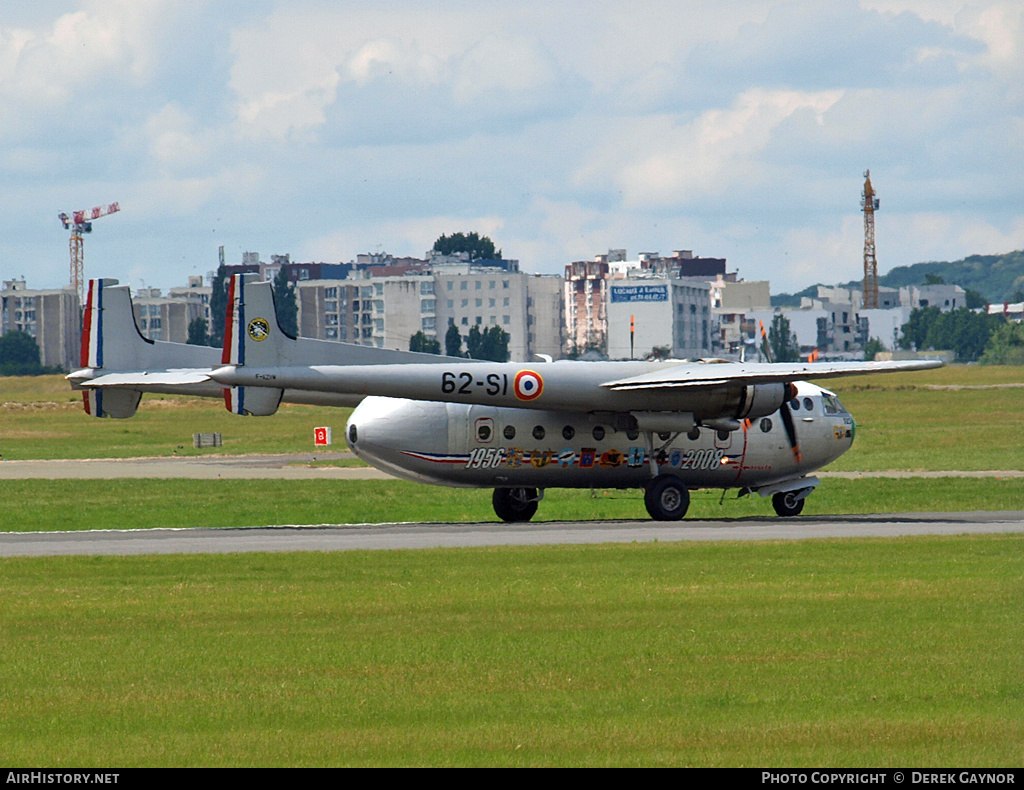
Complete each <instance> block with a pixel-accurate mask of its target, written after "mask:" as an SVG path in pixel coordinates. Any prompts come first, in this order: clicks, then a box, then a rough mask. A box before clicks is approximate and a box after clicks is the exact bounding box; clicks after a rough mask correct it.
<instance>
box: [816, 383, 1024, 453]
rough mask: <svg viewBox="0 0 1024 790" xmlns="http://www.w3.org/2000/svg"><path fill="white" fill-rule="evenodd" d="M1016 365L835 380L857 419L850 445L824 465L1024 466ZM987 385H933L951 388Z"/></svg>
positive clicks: (1023, 396)
mask: <svg viewBox="0 0 1024 790" xmlns="http://www.w3.org/2000/svg"><path fill="white" fill-rule="evenodd" d="M1022 382H1024V368H1021V367H977V366H965V365H961V366H951V367H946V368H939V369H937V370H927V371H921V372H918V373H898V374H888V375H884V376H870V377H862V378H848V379H838V380H836V381H833V382H826V386H828V387H829V388H830V389H834V390H835V391H836V392H837V393H839V396H840V398H841V399H842V401H843V404H844V405H845V406H846V407H847V408H848V409H849V410H850V413H851V414H853V416H854V419H855V420H856V421H857V437H856V441H854V443H853V447H852V449H851V450H850V451H849V452H848V453H846V454H845V455H844V456H843V457H842V458H840V459H838V460H837V461H835V462H834V463H833V464H832V465H830V466H829V467H827V468H828V469H834V470H845V471H853V470H857V471H875V470H885V469H902V470H915V471H916V470H927V469H934V470H952V469H957V470H965V471H966V470H997V469H1024V442H1018V441H1015V440H1014V438H1013V437H1016V436H1019V435H1021V434H1022V433H1024V389H1022V388H1019V387H1009V388H998V385H1006V384H1019V383H1022ZM979 385H981V386H988V387H990V388H988V389H961V390H955V389H933V388H932V387H936V386H938V387H950V386H979Z"/></svg>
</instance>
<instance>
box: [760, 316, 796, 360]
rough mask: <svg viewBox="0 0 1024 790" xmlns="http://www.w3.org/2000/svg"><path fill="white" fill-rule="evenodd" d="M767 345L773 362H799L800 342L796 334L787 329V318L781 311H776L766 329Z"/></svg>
mask: <svg viewBox="0 0 1024 790" xmlns="http://www.w3.org/2000/svg"><path fill="white" fill-rule="evenodd" d="M768 346H769V347H770V348H771V351H772V359H773V361H775V362H799V361H800V344H799V343H798V342H797V339H796V335H794V334H793V333H792V332H790V331H789V319H788V318H786V316H784V315H783V314H782V313H776V314H775V317H774V318H772V325H771V328H770V329H769V330H768Z"/></svg>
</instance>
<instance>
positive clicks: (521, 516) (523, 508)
mask: <svg viewBox="0 0 1024 790" xmlns="http://www.w3.org/2000/svg"><path fill="white" fill-rule="evenodd" d="M539 501H540V497H539V496H537V489H536V488H495V489H494V496H493V497H492V498H491V503H492V504H493V505H494V512H495V513H496V514H497V516H498V518H500V519H501V520H502V521H508V522H515V521H529V520H530V519H531V518H533V514H534V513H536V512H537V503H538V502H539Z"/></svg>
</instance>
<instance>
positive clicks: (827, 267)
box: [0, 0, 1024, 293]
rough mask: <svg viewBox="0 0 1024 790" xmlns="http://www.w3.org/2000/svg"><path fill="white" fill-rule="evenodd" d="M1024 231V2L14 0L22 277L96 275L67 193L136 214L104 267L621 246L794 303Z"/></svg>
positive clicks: (188, 267) (1, 110)
mask: <svg viewBox="0 0 1024 790" xmlns="http://www.w3.org/2000/svg"><path fill="white" fill-rule="evenodd" d="M867 169H870V171H871V179H872V183H873V185H874V187H875V189H876V191H877V193H878V195H879V197H880V200H881V207H880V210H879V212H878V213H877V215H876V244H877V256H878V268H879V272H880V273H885V272H887V271H889V269H891V268H892V267H894V266H900V265H908V264H912V263H917V262H919V261H928V260H955V259H958V258H962V257H964V256H965V255H970V254H975V253H980V254H997V253H1003V252H1008V251H1010V250H1015V249H1021V248H1024V3H1021V2H1020V0H991V1H989V0H978V2H962V1H960V0H862V1H861V2H855V1H854V0H830V1H829V2H810V1H809V0H793V1H788V0H787V1H778V2H773V1H771V0H756V1H752V2H747V1H746V0H737V1H736V2H729V1H728V0H724V1H723V0H708V2H704V0H688V1H685V2H683V1H681V0H672V1H666V2H661V1H658V0H655V1H652V2H643V0H634V2H631V3H628V4H627V3H621V2H602V1H601V0H588V1H587V2H558V0H544V1H543V2H535V1H534V0H517V2H515V3H510V2H507V0H503V1H502V2H491V1H490V0H473V1H472V2H469V1H468V0H467V1H465V2H463V1H457V0H452V1H450V2H444V1H440V0H435V1H433V2H408V1H406V0H394V1H389V0H378V2H375V3H368V2H365V0H360V2H344V1H342V0H339V1H338V2H327V0H288V1H287V2H285V1H284V0H244V1H241V2H240V1H238V0H209V1H208V2H204V1H203V0H67V1H62V0H3V2H2V4H0V278H3V279H12V278H21V277H24V278H25V279H26V280H27V281H28V286H29V287H30V288H59V287H62V286H63V285H66V284H67V283H68V281H69V254H68V233H67V231H65V230H64V229H63V228H62V227H61V225H60V222H59V220H58V219H57V215H58V213H60V212H61V211H67V212H70V211H73V210H76V209H85V208H91V207H93V206H98V205H104V204H108V203H112V202H114V201H117V202H118V203H119V204H120V207H121V211H120V213H118V214H115V215H111V216H108V217H104V218H102V219H100V220H98V221H97V222H96V223H95V225H94V232H93V233H92V234H91V235H89V236H87V237H86V240H85V273H86V276H87V277H100V276H103V277H114V278H117V279H119V280H120V281H121V282H128V283H130V284H131V285H132V286H133V288H137V287H141V286H148V287H160V288H165V289H166V288H170V287H172V286H177V285H184V284H185V283H186V281H187V277H188V276H189V275H193V274H202V275H205V274H206V273H207V272H209V271H211V270H213V269H215V268H216V266H217V250H218V247H220V246H222V245H223V247H224V248H225V255H226V259H227V262H228V263H237V262H240V261H241V257H242V253H243V252H244V251H257V252H259V253H260V254H261V257H262V259H263V260H265V261H269V260H270V256H271V255H272V254H284V253H287V254H290V255H291V259H292V260H293V261H326V262H338V261H349V260H352V259H354V258H355V256H356V255H357V254H359V253H365V252H381V251H383V252H389V253H391V254H393V255H397V256H408V255H411V256H417V257H421V256H423V254H424V253H425V252H426V250H428V249H429V248H430V247H431V246H432V244H433V242H434V240H435V239H436V238H437V237H438V236H440V235H441V234H444V233H454V232H457V231H464V232H469V231H476V232H479V233H481V234H486V235H488V236H490V237H491V238H492V239H493V240H494V242H495V244H496V245H497V246H498V247H499V248H501V249H502V250H503V252H504V255H505V257H507V258H517V259H519V261H520V267H521V269H522V270H524V271H530V272H539V273H559V274H560V273H562V271H563V268H564V266H565V264H566V263H568V262H570V261H574V260H590V259H593V257H594V256H595V255H597V254H600V253H604V252H606V251H607V250H608V249H610V248H625V249H626V250H627V252H628V255H629V257H630V258H635V257H636V256H637V253H640V252H660V253H662V254H669V253H671V252H672V251H674V250H679V249H689V250H693V251H694V253H695V254H697V255H702V256H706V257H724V258H727V259H728V267H729V269H730V270H738V271H739V274H740V276H741V277H742V278H745V279H748V280H770V281H771V288H772V292H773V293H779V292H787V291H788V292H792V291H795V290H799V289H801V288H804V287H806V286H807V285H811V284H813V283H815V282H841V281H847V280H856V279H860V278H861V276H862V272H863V244H864V220H863V214H862V213H861V211H860V194H861V189H862V186H863V182H864V178H863V176H864V171H865V170H867Z"/></svg>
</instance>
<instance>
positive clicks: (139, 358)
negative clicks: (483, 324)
mask: <svg viewBox="0 0 1024 790" xmlns="http://www.w3.org/2000/svg"><path fill="white" fill-rule="evenodd" d="M217 356H218V351H217V350H216V349H210V348H204V347H200V346H188V345H184V344H179V343H166V342H160V341H151V340H148V339H146V338H144V337H142V335H141V334H140V333H139V331H138V329H137V327H136V326H135V321H134V317H133V314H132V307H131V297H130V294H129V292H128V288H127V287H126V286H118V285H116V281H113V280H93V281H91V282H90V287H89V295H88V301H87V306H86V311H85V321H84V330H83V337H82V369H80V370H77V371H75V372H73V373H71V374H69V376H68V379H69V380H70V382H71V384H72V387H73V388H74V389H79V390H82V391H83V397H84V402H85V408H86V411H87V412H88V413H89V414H91V415H92V416H97V417H115V418H124V417H130V416H132V415H133V414H134V413H135V410H136V408H137V407H138V404H139V401H140V399H141V397H142V393H143V392H147V391H152V392H170V393H190V394H195V395H202V396H207V397H219V396H223V397H224V401H225V405H226V407H227V408H228V410H229V411H232V412H233V413H235V414H242V415H250V416H267V415H271V414H274V413H275V412H276V411H277V408H278V406H279V405H280V403H282V402H291V403H314V404H320V405H332V406H351V405H355V406H356V408H355V409H354V411H353V412H352V414H351V416H350V417H349V419H348V422H347V424H346V427H345V437H346V441H347V442H348V445H349V447H350V448H351V450H352V451H353V452H354V453H355V454H356V456H358V457H359V458H361V459H363V460H365V461H366V462H368V463H369V464H371V465H372V466H375V467H377V468H378V469H381V470H383V471H385V472H387V473H389V474H391V475H393V476H395V477H399V478H403V479H407V480H414V481H417V482H422V483H431V484H437V485H445V486H457V487H471V488H492V489H493V495H492V504H493V507H494V511H495V514H496V515H497V516H498V517H499V518H501V519H502V520H504V521H507V522H520V521H528V520H530V519H531V518H532V517H533V516H534V514H535V513H536V512H537V509H538V505H539V502H540V501H541V500H542V499H543V496H544V491H545V490H546V489H548V488H642V489H643V490H644V504H645V507H646V509H647V512H648V514H649V515H650V516H651V518H652V519H655V520H659V521H674V520H678V519H681V518H683V516H684V515H685V514H686V511H687V508H688V507H689V501H690V491H691V490H693V489H700V488H717V489H724V490H728V489H738V490H739V495H740V496H745V495H752V494H757V495H759V496H761V497H765V498H767V497H771V498H772V506H773V508H774V510H775V512H776V513H777V514H778V515H779V516H785V517H788V516H796V515H798V514H799V513H800V512H801V511H802V510H803V507H804V502H805V500H806V498H807V496H808V495H809V494H810V493H812V492H813V491H814V489H815V488H816V487H817V486H818V485H819V484H820V481H819V479H818V478H817V477H815V476H814V474H813V473H814V472H815V471H816V470H818V469H819V468H821V467H822V466H824V465H826V464H828V463H830V462H832V461H834V460H835V459H836V458H838V457H839V456H841V455H842V454H843V453H844V452H846V451H847V450H848V449H849V448H850V446H851V445H852V443H853V440H854V436H855V432H856V423H855V422H854V419H853V416H852V415H851V414H850V413H849V412H848V411H847V410H846V408H845V407H844V406H843V404H842V403H841V402H840V400H839V398H838V397H836V395H835V393H833V392H830V391H829V390H827V389H824V388H822V387H820V386H817V385H815V384H812V383H809V381H807V379H814V378H825V377H828V378H835V377H840V376H852V375H865V374H873V373H888V372H894V371H906V370H923V369H927V368H934V367H939V366H940V365H941V364H942V363H941V362H937V361H931V360H927V361H925V360H914V361H898V362H840V363H829V362H815V363H813V364H811V363H786V364H780V363H749V364H748V363H735V362H727V361H724V360H700V361H697V362H681V361H670V362H637V361H629V362H625V361H623V362H575V361H568V360H566V361H557V362H551V361H544V362H541V363H539V364H526V363H520V362H505V363H497V362H487V361H480V360H471V359H462V358H454V357H445V356H438V355H434V354H421V353H414V352H408V351H397V350H384V349H377V348H372V347H367V346H360V345H355V344H349V343H339V342H336V341H327V340H314V339H311V338H301V337H299V338H296V337H292V336H289V335H287V334H285V333H284V332H283V331H281V328H280V327H279V326H278V324H277V320H276V311H275V308H274V302H273V291H272V286H271V284H270V283H269V282H257V281H256V276H255V275H251V274H241V275H233V276H232V278H231V280H230V283H229V293H228V308H227V318H226V323H225V332H224V346H223V348H222V349H221V350H220V352H219V359H217Z"/></svg>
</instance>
